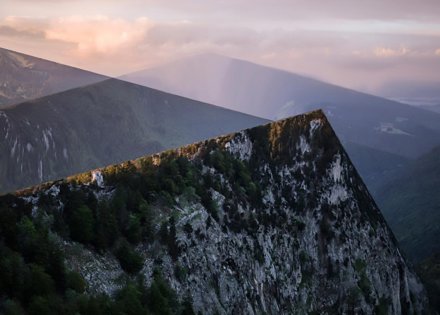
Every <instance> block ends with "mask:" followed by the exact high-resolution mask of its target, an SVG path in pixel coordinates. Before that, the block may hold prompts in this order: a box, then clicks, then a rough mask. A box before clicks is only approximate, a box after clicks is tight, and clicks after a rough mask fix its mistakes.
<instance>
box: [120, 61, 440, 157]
mask: <svg viewBox="0 0 440 315" xmlns="http://www.w3.org/2000/svg"><path fill="white" fill-rule="evenodd" d="M122 78H123V79H125V80H128V81H130V82H135V83H138V84H142V85H146V86H150V87H153V88H157V89H160V90H163V91H167V92H170V93H175V94H178V95H182V96H186V97H189V98H192V99H196V100H200V101H204V102H208V103H210V104H216V105H220V106H224V107H227V108H229V109H233V110H238V111H241V112H245V113H249V114H252V115H256V116H259V117H264V118H268V119H277V118H282V117H288V116H292V115H296V114H300V113H304V112H308V111H311V110H314V109H318V108H322V109H323V110H324V111H325V113H326V115H327V116H328V117H329V120H330V122H331V123H332V125H333V126H334V128H335V130H336V133H337V134H338V136H339V138H340V139H341V140H342V141H343V142H344V143H347V142H352V143H356V144H359V145H363V146H367V147H370V148H373V149H376V150H380V151H385V152H389V153H392V154H397V155H400V156H403V157H407V158H415V157H418V156H420V155H421V154H423V153H426V152H428V151H429V150H430V149H432V148H433V147H434V146H436V145H438V144H440V115H438V114H433V113H432V112H428V111H426V110H423V109H419V108H415V107H413V106H409V105H406V104H401V103H398V102H395V101H391V100H387V99H384V98H381V97H376V96H373V95H368V94H365V93H360V92H357V91H354V90H350V89H346V88H342V87H339V86H336V85H332V84H329V83H325V82H322V81H318V80H315V79H311V78H308V77H304V76H300V75H297V74H294V73H290V72H286V71H282V70H278V69H274V68H269V67H265V66H261V65H257V64H254V63H251V62H247V61H243V60H238V59H232V58H228V57H223V56H219V55H213V54H204V55H197V56H194V57H190V58H187V59H183V60H179V61H176V62H173V63H170V64H167V65H164V66H160V67H156V68H153V69H147V70H144V71H139V72H136V73H133V74H130V75H126V76H124V77H122ZM349 153H350V152H349Z"/></svg>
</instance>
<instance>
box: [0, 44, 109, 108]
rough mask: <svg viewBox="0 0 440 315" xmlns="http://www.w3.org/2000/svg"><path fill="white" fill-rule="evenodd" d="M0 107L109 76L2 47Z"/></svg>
mask: <svg viewBox="0 0 440 315" xmlns="http://www.w3.org/2000/svg"><path fill="white" fill-rule="evenodd" d="M0 70H1V71H0V81H1V82H2V85H1V86H0V109H1V108H5V107H8V106H10V105H14V104H17V103H21V102H24V101H28V100H31V99H35V98H40V97H43V96H47V95H50V94H53V93H57V92H61V91H65V90H68V89H71V88H75V87H80V86H84V85H88V84H92V83H96V82H100V81H102V80H105V79H108V78H109V77H107V76H104V75H101V74H98V73H94V72H91V71H87V70H83V69H80V68H76V67H72V66H68V65H64V64H61V63H57V62H54V61H50V60H46V59H43V58H39V57H35V56H31V55H27V54H24V53H21V52H17V51H13V50H9V49H5V48H0Z"/></svg>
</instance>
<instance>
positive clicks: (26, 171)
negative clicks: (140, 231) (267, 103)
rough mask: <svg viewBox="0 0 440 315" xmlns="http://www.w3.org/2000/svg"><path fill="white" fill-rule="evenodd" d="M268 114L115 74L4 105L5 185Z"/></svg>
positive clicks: (0, 119)
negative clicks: (247, 111)
mask: <svg viewBox="0 0 440 315" xmlns="http://www.w3.org/2000/svg"><path fill="white" fill-rule="evenodd" d="M262 122H265V120H264V119H260V118H257V117H253V116H250V115H246V114H242V113H238V112H234V111H230V110H227V109H223V108H220V107H217V106H211V105H209V104H205V103H201V102H197V101H193V100H190V99H187V98H183V97H179V96H176V95H171V94H168V93H165V92H161V91H158V90H154V89H150V88H147V87H143V86H139V85H135V84H131V83H128V82H124V81H120V80H117V79H108V80H104V81H101V82H99V83H95V84H92V85H88V86H85V87H80V88H74V89H70V90H67V91H63V92H59V93H57V94H54V95H50V96H45V97H42V98H39V99H35V100H31V101H28V102H24V103H20V104H16V105H14V106H11V107H8V108H5V109H3V110H1V111H0V130H3V134H4V137H3V139H0V147H1V149H2V150H3V152H8V153H9V154H4V155H2V156H0V159H1V160H2V163H1V164H2V166H1V167H0V174H2V178H3V179H2V181H1V183H0V184H1V185H0V190H1V191H6V190H13V189H14V188H19V187H20V186H21V187H23V186H29V185H31V184H36V183H38V182H39V181H43V180H47V179H50V178H52V179H54V178H55V177H63V176H66V175H69V174H74V173H77V172H79V171H81V170H82V171H85V170H86V169H90V168H94V167H98V166H103V165H107V164H112V163H115V162H118V161H123V160H126V159H130V158H134V157H136V156H141V155H143V154H145V153H148V152H150V153H153V152H157V151H160V150H163V149H165V148H170V147H178V146H180V145H183V144H185V143H191V142H194V141H195V140H201V139H203V138H205V137H210V136H214V135H218V134H222V133H225V132H230V131H233V130H236V129H242V128H243V127H247V126H251V125H252V124H254V125H257V124H260V123H262Z"/></svg>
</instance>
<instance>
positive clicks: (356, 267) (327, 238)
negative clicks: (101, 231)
mask: <svg viewBox="0 0 440 315" xmlns="http://www.w3.org/2000/svg"><path fill="white" fill-rule="evenodd" d="M122 190H123V191H125V195H127V191H128V192H129V193H128V196H129V197H126V198H125V199H124V198H121V197H120V196H121V191H122ZM75 191H76V192H81V193H82V194H84V195H86V196H89V197H87V198H85V197H84V200H86V199H87V200H90V196H92V195H93V196H94V197H95V198H96V200H97V202H98V203H100V202H109V203H112V204H114V205H116V206H115V207H116V209H121V208H124V209H125V210H126V212H127V213H129V215H128V217H130V215H132V214H134V213H137V212H136V211H137V210H136V208H137V207H138V206H136V202H134V200H139V199H140V200H142V201H141V203H142V202H145V203H148V204H149V206H150V209H151V213H152V214H153V215H152V219H151V222H150V223H151V228H150V230H149V233H147V234H148V235H147V236H144V237H143V238H142V239H141V240H139V241H135V242H134V243H135V244H136V247H135V250H136V252H137V253H138V254H139V255H140V256H141V257H142V261H143V263H142V265H141V267H140V271H139V273H140V274H142V275H143V276H144V278H143V279H144V281H145V282H146V283H147V284H148V283H150V282H151V279H152V274H153V271H154V270H160V272H161V273H162V275H163V277H164V278H165V279H166V280H167V281H168V282H169V283H170V285H171V287H172V288H173V289H174V290H175V291H176V292H177V295H178V297H179V298H180V299H184V298H188V297H189V298H190V299H191V301H192V304H193V308H194V310H195V311H196V312H197V311H200V312H201V313H203V314H216V313H218V314H307V313H309V314H310V313H313V314H414V313H416V314H422V313H424V310H425V309H426V306H427V305H426V304H427V301H426V296H425V293H424V289H423V287H422V285H421V284H420V282H419V280H418V278H417V277H416V276H415V274H414V272H413V270H412V269H411V268H409V267H408V266H407V264H406V263H405V260H404V258H403V257H402V255H401V253H400V252H399V249H398V247H397V244H396V241H395V239H394V237H393V235H392V233H391V231H390V229H389V228H388V226H387V225H386V223H385V221H384V219H383V217H382V215H381V213H380V211H379V209H378V208H377V207H376V205H375V203H374V201H373V200H372V198H371V196H370V195H369V193H368V191H367V190H366V188H365V186H364V184H363V183H362V181H361V180H360V178H359V176H358V174H357V172H356V170H355V169H354V168H353V165H352V164H351V162H350V160H349V158H348V157H347V154H346V153H345V152H344V150H343V148H342V146H341V144H340V143H339V141H338V139H337V138H336V136H335V134H334V132H333V130H332V128H331V127H330V125H329V123H328V121H327V119H326V118H325V116H324V115H323V113H322V112H320V111H317V112H312V113H309V114H306V115H300V116H296V117H293V118H289V119H286V120H281V121H278V122H274V123H271V124H268V125H264V126H260V127H256V128H252V129H248V130H244V131H242V132H239V133H234V134H230V135H227V136H223V137H219V138H215V139H211V140H207V141H204V142H200V143H196V144H193V145H190V146H187V147H182V148H180V149H178V150H174V151H167V152H164V153H161V154H157V155H153V156H149V157H145V158H141V159H138V160H135V161H133V162H130V163H123V164H121V165H118V166H113V167H109V168H104V169H99V170H95V171H93V172H89V173H85V174H81V175H78V176H76V177H72V178H69V179H67V180H65V181H61V182H56V183H50V184H45V185H43V186H40V187H36V188H34V189H31V190H27V191H22V192H19V193H17V194H16V197H15V198H20V200H21V201H20V203H23V202H24V203H25V206H27V207H29V208H32V213H33V215H34V216H38V215H39V214H44V216H47V217H49V218H53V217H55V218H56V217H57V214H59V213H63V212H64V213H65V212H66V211H70V210H68V209H70V208H71V206H69V204H70V205H71V201H70V200H69V198H71V197H69V196H72V194H71V193H72V192H75ZM130 196H131V197H130ZM116 199H117V200H119V201H115V200H116ZM42 200H44V201H42ZM121 200H123V202H121ZM84 202H86V201H84ZM92 204H95V206H93V205H92ZM66 207H67V208H66ZM90 207H91V208H92V210H93V207H96V202H91V203H90ZM98 208H99V207H98ZM117 211H119V210H117ZM117 213H119V212H117ZM95 216H96V214H95ZM130 218H131V217H130ZM97 220H98V219H97ZM49 221H50V220H49ZM55 221H56V220H55ZM97 222H98V221H97ZM142 224H145V220H144V221H142V220H141V221H140V225H142ZM59 235H64V236H62V237H61V236H59V238H60V246H62V247H63V249H64V251H65V253H66V255H67V256H68V257H69V258H68V259H67V261H66V263H67V265H68V266H69V268H71V269H74V270H76V271H78V272H79V273H81V274H82V275H83V276H84V278H85V279H86V280H87V282H88V284H89V288H88V291H89V292H90V293H94V292H95V293H96V292H105V293H108V294H112V292H114V291H115V290H116V289H117V288H118V287H119V286H120V283H121V278H123V277H126V276H127V275H126V274H125V272H124V271H123V270H122V268H121V267H120V263H119V262H118V260H117V259H116V258H115V257H114V256H113V255H112V254H111V250H105V251H101V253H98V252H97V251H96V250H95V247H94V246H96V245H93V244H94V243H93V241H91V242H88V241H83V244H79V243H76V242H74V241H72V240H71V238H69V236H68V235H69V232H68V231H67V232H66V233H64V234H63V233H60V234H59ZM66 235H67V236H66ZM130 277H133V276H130Z"/></svg>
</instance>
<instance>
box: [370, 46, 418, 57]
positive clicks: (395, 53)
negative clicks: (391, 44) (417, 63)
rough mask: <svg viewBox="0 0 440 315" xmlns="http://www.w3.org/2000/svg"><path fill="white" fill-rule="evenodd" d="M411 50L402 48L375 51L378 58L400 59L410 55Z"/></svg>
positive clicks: (383, 48)
mask: <svg viewBox="0 0 440 315" xmlns="http://www.w3.org/2000/svg"><path fill="white" fill-rule="evenodd" d="M409 52H410V51H409V49H408V48H406V47H400V48H398V49H393V48H387V47H377V48H376V49H374V55H375V56H377V57H400V56H405V55H407V54H408V53H409Z"/></svg>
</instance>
